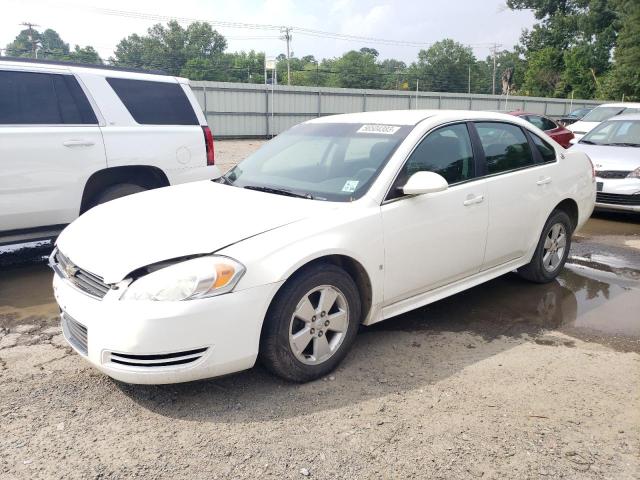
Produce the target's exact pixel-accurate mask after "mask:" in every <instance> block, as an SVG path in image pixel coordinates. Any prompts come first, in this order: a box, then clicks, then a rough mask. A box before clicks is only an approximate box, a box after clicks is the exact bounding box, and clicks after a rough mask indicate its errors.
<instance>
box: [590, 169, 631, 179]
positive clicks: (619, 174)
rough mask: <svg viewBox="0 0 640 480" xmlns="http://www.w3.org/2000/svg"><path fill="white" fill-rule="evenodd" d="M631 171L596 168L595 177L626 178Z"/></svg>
mask: <svg viewBox="0 0 640 480" xmlns="http://www.w3.org/2000/svg"><path fill="white" fill-rule="evenodd" d="M630 173H631V171H630V170H600V171H597V170H596V177H598V178H609V179H611V178H627V175H629V174H630Z"/></svg>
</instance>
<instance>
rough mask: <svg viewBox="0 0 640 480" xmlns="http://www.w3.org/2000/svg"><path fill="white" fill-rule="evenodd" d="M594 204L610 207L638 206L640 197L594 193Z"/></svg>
mask: <svg viewBox="0 0 640 480" xmlns="http://www.w3.org/2000/svg"><path fill="white" fill-rule="evenodd" d="M596 203H608V204H610V205H632V206H636V205H640V195H624V194H620V193H602V192H598V193H596Z"/></svg>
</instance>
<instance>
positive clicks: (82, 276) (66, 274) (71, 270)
mask: <svg viewBox="0 0 640 480" xmlns="http://www.w3.org/2000/svg"><path fill="white" fill-rule="evenodd" d="M51 259H52V261H51V266H52V267H53V269H54V271H55V272H56V273H57V274H58V275H60V276H61V277H63V278H66V279H67V280H68V281H69V282H71V284H72V285H74V286H75V287H77V288H78V289H79V290H82V291H83V292H84V293H86V294H88V295H91V296H92V297H94V298H97V299H102V298H104V296H105V295H106V294H107V292H108V291H109V285H107V284H106V283H104V280H103V279H102V277H99V276H98V275H94V274H93V273H91V272H88V271H86V270H83V269H82V268H80V267H78V266H77V265H75V264H74V263H73V262H72V261H71V260H69V259H68V258H67V257H66V256H65V255H63V253H62V252H61V251H60V250H58V249H56V250H55V251H54V252H53V254H52V255H51Z"/></svg>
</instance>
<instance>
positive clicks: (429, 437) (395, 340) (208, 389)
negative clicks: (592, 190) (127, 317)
mask: <svg viewBox="0 0 640 480" xmlns="http://www.w3.org/2000/svg"><path fill="white" fill-rule="evenodd" d="M250 143H252V144H251V145H250ZM258 144H259V142H257V141H254V142H246V141H245V142H241V141H238V142H216V153H217V155H218V157H217V158H218V159H219V163H220V164H221V165H231V164H233V162H234V161H235V158H237V157H238V156H242V155H244V154H245V153H248V152H249V150H251V149H252V148H256V147H257V146H258ZM238 152H241V153H238ZM232 154H235V155H236V156H235V157H234V156H233V155H232ZM49 248H50V247H49ZM45 250H46V246H43V247H40V250H38V248H36V249H32V251H34V252H35V255H34V259H33V261H30V262H22V263H20V264H14V265H9V264H8V263H7V262H5V264H4V266H0V425H1V430H0V432H1V433H0V479H14V478H15V479H26V478H29V479H31V478H43V479H50V478H65V479H75V478H82V479H84V478H96V479H125V478H126V479H128V478H145V479H146V478H153V479H156V478H157V479H173V478H186V479H191V478H194V479H215V478H219V479H223V478H225V479H226V478H273V479H280V478H317V479H336V478H349V479H361V478H362V479H369V478H435V479H474V478H483V479H505V478H509V479H525V478H526V479H529V478H542V479H547V478H548V479H558V478H563V479H576V480H582V479H612V480H614V479H615V480H619V479H637V478H639V477H640V317H639V316H638V311H640V219H639V218H637V217H636V218H634V217H631V216H625V215H613V214H608V215H605V214H599V215H597V216H596V217H594V218H592V219H591V220H590V221H589V222H588V224H587V225H586V227H585V228H584V229H583V230H582V231H581V232H578V234H577V235H576V238H575V243H574V246H573V249H572V257H571V263H570V264H569V265H568V266H567V268H566V270H565V271H564V272H563V274H562V275H561V276H560V278H559V279H558V280H557V281H555V282H553V283H551V284H548V285H532V284H529V283H526V282H524V281H521V280H519V279H518V277H516V276H515V275H512V274H510V275H506V276H504V277H501V278H499V279H496V280H494V281H492V282H489V283H487V284H485V285H481V286H479V287H476V288H474V289H472V290H469V291H467V292H464V293H461V294H458V295H455V296H453V297H451V298H448V299H445V300H443V301H440V302H437V303H435V304H433V305H430V306H428V307H425V308H422V309H419V310H416V311H413V312H410V313H408V314H405V315H402V316H400V317H398V318H395V319H391V320H389V321H387V322H383V323H382V324H379V325H376V326H374V327H370V328H363V330H362V332H361V334H360V335H359V338H358V339H357V341H356V344H355V347H354V349H353V351H352V352H351V354H350V355H349V356H348V357H347V359H346V361H345V362H344V363H343V364H342V365H341V366H340V368H338V370H336V371H335V372H334V373H332V374H331V375H330V376H328V377H325V378H323V379H322V380H319V381H316V382H312V383H309V384H305V385H294V384H289V383H286V382H283V381H281V380H279V379H276V378H274V377H273V376H271V375H269V374H268V373H267V372H266V371H264V370H263V369H262V368H261V367H260V366H258V367H256V368H254V369H252V370H249V371H246V372H242V373H239V374H236V375H231V376H228V377H224V378H220V379H214V380H208V381H201V382H194V383H188V384H180V385H171V386H157V387H155V386H133V385H126V384H122V383H118V382H115V381H113V380H111V379H109V378H108V377H106V376H104V375H102V374H100V373H98V372H97V371H96V370H94V369H93V368H92V367H90V366H89V365H88V364H87V363H86V362H84V361H83V360H82V358H80V356H79V355H77V354H76V353H74V352H72V350H71V349H70V348H69V347H67V346H66V343H65V341H64V339H63V338H62V335H61V333H60V328H59V324H58V319H57V307H56V305H55V303H54V301H53V296H52V292H51V286H50V283H51V276H52V273H51V272H50V271H49V270H48V268H47V267H46V266H45V265H44V264H43V263H42V262H41V261H38V257H39V256H40V255H41V254H42V253H43V252H44V251H45Z"/></svg>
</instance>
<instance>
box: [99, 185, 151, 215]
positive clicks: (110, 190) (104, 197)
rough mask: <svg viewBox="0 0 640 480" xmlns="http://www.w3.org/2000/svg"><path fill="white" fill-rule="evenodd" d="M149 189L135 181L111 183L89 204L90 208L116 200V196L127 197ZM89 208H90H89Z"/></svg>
mask: <svg viewBox="0 0 640 480" xmlns="http://www.w3.org/2000/svg"><path fill="white" fill-rule="evenodd" d="M145 190H147V189H146V188H145V187H143V186H140V185H136V184H135V183H118V184H116V185H111V186H110V187H107V188H105V189H104V190H103V191H102V192H100V193H99V194H98V195H97V196H96V197H95V198H94V200H93V201H92V202H91V204H90V205H89V208H93V207H95V206H96V205H100V204H102V203H106V202H109V201H111V200H115V199H116V198H121V197H126V196H127V195H132V194H134V193H139V192H144V191H145ZM87 210H88V209H87Z"/></svg>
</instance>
